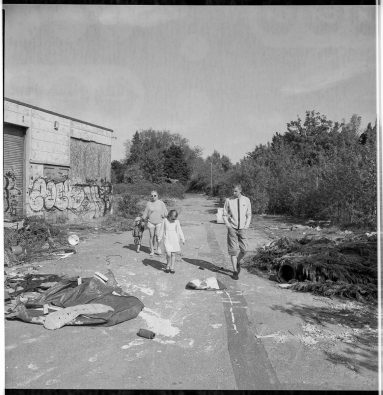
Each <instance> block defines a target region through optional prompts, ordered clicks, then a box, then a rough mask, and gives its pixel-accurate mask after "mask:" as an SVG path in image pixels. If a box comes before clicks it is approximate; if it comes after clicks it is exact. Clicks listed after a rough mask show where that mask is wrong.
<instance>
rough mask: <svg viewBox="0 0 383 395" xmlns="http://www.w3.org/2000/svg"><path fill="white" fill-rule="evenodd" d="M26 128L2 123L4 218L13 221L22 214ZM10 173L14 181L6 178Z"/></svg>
mask: <svg viewBox="0 0 383 395" xmlns="http://www.w3.org/2000/svg"><path fill="white" fill-rule="evenodd" d="M25 132H26V128H23V127H21V126H17V125H13V124H9V123H4V140H3V141H4V155H3V161H4V163H3V166H4V167H3V170H4V173H3V174H4V218H7V219H15V218H17V217H21V216H22V215H23V214H24V212H23V191H24V139H25ZM8 171H12V172H13V174H14V176H15V179H14V180H13V179H12V178H11V177H7V176H6V174H7V172H8Z"/></svg>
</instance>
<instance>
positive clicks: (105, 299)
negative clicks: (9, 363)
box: [6, 270, 144, 326]
mask: <svg viewBox="0 0 383 395" xmlns="http://www.w3.org/2000/svg"><path fill="white" fill-rule="evenodd" d="M106 276H107V277H108V281H107V282H106V283H104V282H103V281H102V280H100V279H97V278H83V279H82V284H80V285H78V283H77V277H72V278H64V279H62V280H61V281H59V282H58V283H57V284H56V285H54V286H53V287H51V288H50V289H48V290H47V291H45V292H43V293H41V294H39V295H38V296H36V297H35V298H33V299H28V301H27V302H26V303H25V304H24V303H19V304H18V305H17V306H16V307H15V308H14V309H13V310H12V311H10V314H8V315H7V317H6V318H8V319H20V320H22V321H25V322H30V323H36V324H42V323H43V322H42V320H40V319H39V318H38V317H41V316H43V311H42V310H41V307H42V306H43V305H44V304H51V305H53V306H58V307H62V308H66V307H70V306H76V305H82V304H89V303H93V304H94V303H98V304H103V305H106V306H110V307H112V308H113V311H107V312H104V313H97V314H87V315H86V316H85V315H80V316H78V317H77V318H76V319H74V320H73V321H71V322H70V323H69V324H68V325H102V326H111V325H116V324H119V323H121V322H124V321H127V320H131V319H133V318H136V317H137V316H138V314H139V313H140V311H141V310H142V309H143V308H144V304H143V303H142V302H141V301H140V300H139V299H138V298H136V297H134V296H131V295H129V294H127V293H125V292H123V291H122V289H121V288H120V287H119V286H118V284H117V282H116V280H115V278H114V275H113V273H112V272H111V271H110V270H109V271H108V272H107V273H106ZM36 308H38V310H37V309H36Z"/></svg>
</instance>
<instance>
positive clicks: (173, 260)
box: [170, 252, 176, 271]
mask: <svg viewBox="0 0 383 395" xmlns="http://www.w3.org/2000/svg"><path fill="white" fill-rule="evenodd" d="M171 254H172V255H171V265H170V270H173V271H174V265H175V263H176V254H175V253H174V252H172V253H171Z"/></svg>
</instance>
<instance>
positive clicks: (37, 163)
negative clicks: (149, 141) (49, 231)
mask: <svg viewBox="0 0 383 395" xmlns="http://www.w3.org/2000/svg"><path fill="white" fill-rule="evenodd" d="M112 134H113V130H111V129H107V128H104V127H102V126H97V125H93V124H91V123H88V122H84V121H80V120H77V119H74V118H71V117H68V116H65V115H61V114H57V113H54V112H52V111H48V110H44V109H42V108H38V107H35V106H31V105H29V104H25V103H20V102H18V101H16V100H11V99H7V98H5V99H4V127H3V142H4V156H3V158H4V159H3V161H4V163H3V175H4V219H5V220H17V219H20V218H21V217H23V216H32V215H38V216H43V217H45V218H46V219H47V220H49V221H52V222H55V221H57V220H58V219H59V218H60V217H64V218H65V219H66V220H69V221H73V220H77V219H80V220H84V219H86V220H89V219H92V218H97V217H100V216H103V215H105V214H106V213H107V212H108V211H110V209H111V197H112V196H111V195H112V186H111V184H110V176H111V146H112Z"/></svg>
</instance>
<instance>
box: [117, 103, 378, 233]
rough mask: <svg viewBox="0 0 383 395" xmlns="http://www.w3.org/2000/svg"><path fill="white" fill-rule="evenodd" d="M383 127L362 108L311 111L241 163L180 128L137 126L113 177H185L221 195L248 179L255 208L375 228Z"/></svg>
mask: <svg viewBox="0 0 383 395" xmlns="http://www.w3.org/2000/svg"><path fill="white" fill-rule="evenodd" d="M376 134H377V132H376V123H375V125H374V126H372V125H371V123H369V124H368V126H367V128H366V129H365V130H361V117H360V116H357V115H353V116H352V117H351V119H350V121H349V122H345V121H343V122H333V121H331V120H328V119H327V117H326V116H325V115H323V114H320V113H318V112H315V111H306V114H305V117H304V119H301V118H299V117H298V119H297V120H294V121H291V122H288V123H287V124H286V130H285V131H284V132H283V133H275V134H274V135H273V137H272V139H271V141H270V142H268V143H267V144H260V145H257V146H256V147H255V148H254V150H253V151H251V152H248V153H247V154H246V155H245V156H244V157H243V158H242V159H241V160H240V161H239V162H238V163H236V164H233V163H232V162H231V161H230V159H229V158H228V157H227V156H226V155H221V154H220V153H219V152H217V151H214V152H213V153H212V154H211V155H209V156H208V157H207V158H205V159H204V158H203V157H202V150H201V148H200V147H190V145H189V142H188V140H187V139H185V138H183V137H182V136H181V135H179V134H173V133H170V132H169V131H155V130H152V129H150V130H143V131H141V132H138V131H137V132H136V133H135V135H134V137H133V139H132V140H131V141H127V142H126V158H125V159H124V160H123V161H113V162H112V181H113V182H114V183H133V184H134V183H139V182H142V181H143V180H148V181H150V182H153V183H157V184H160V183H163V182H170V183H172V182H177V183H181V184H182V185H183V186H184V188H185V190H188V191H194V192H205V193H208V194H210V195H213V196H218V197H220V198H221V200H222V199H223V197H225V196H228V195H230V193H231V187H232V184H233V183H241V184H242V186H243V192H244V194H245V195H247V196H248V197H249V198H250V199H251V203H252V209H253V211H254V213H268V214H286V215H292V216H296V217H302V218H312V219H326V220H328V219H329V220H331V221H333V222H334V223H339V224H343V225H347V224H353V225H360V226H370V227H375V226H376V215H377V189H376V180H377V169H376V148H377V147H376V144H377V141H376V140H377V136H376ZM176 180H178V181H176Z"/></svg>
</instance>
